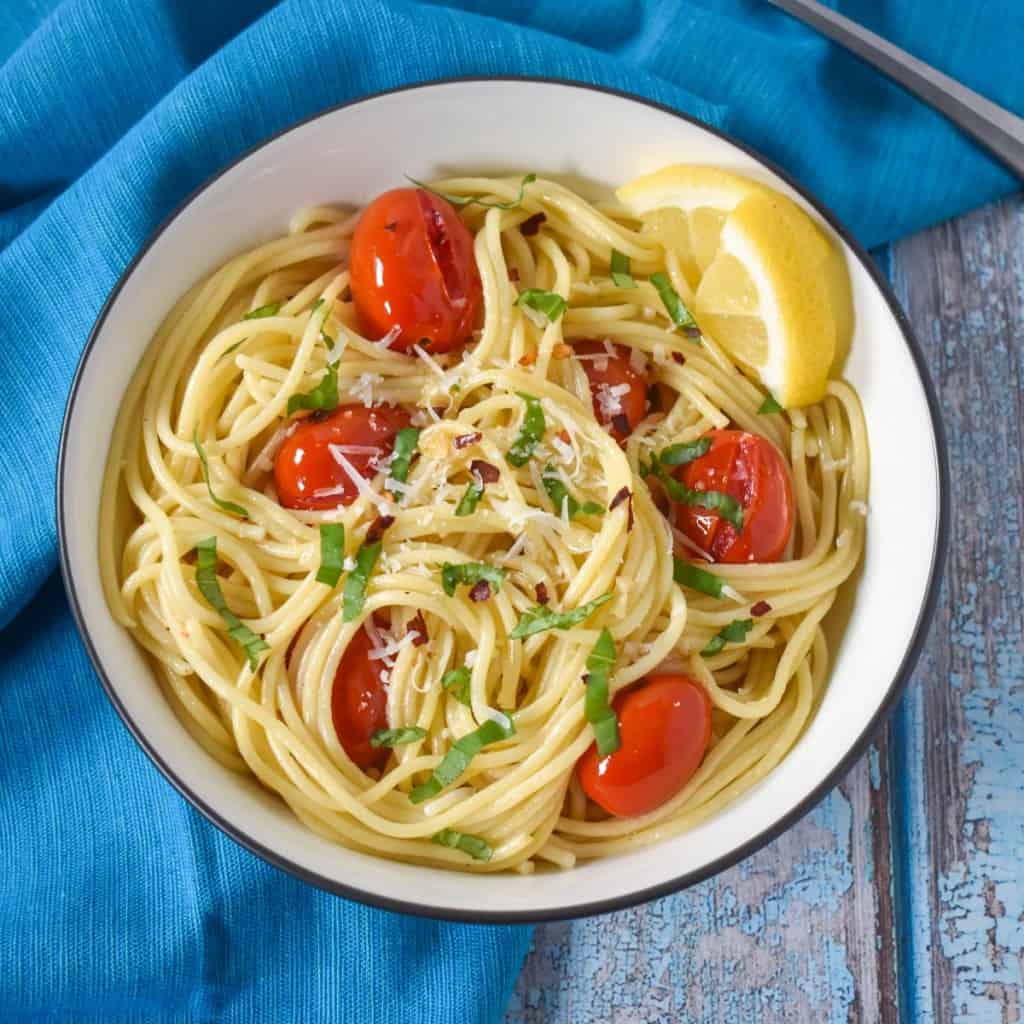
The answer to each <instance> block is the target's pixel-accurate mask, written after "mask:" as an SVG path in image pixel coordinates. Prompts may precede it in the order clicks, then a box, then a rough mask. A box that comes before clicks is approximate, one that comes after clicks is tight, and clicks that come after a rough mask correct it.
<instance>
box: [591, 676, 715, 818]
mask: <svg viewBox="0 0 1024 1024" xmlns="http://www.w3.org/2000/svg"><path fill="white" fill-rule="evenodd" d="M612 707H613V708H614V709H615V712H616V714H617V715H618V717H619V737H620V739H621V741H622V744H621V746H620V747H619V749H618V750H616V751H615V753H613V754H606V755H605V756H604V757H601V756H600V755H599V754H598V753H597V744H596V743H595V744H593V745H592V746H591V747H590V748H589V749H588V750H587V752H586V753H585V754H584V755H583V757H581V758H580V762H579V768H578V771H579V778H580V784H581V785H582V786H583V792H584V793H586V794H587V796H588V797H590V799H591V800H593V801H594V803H596V804H599V805H600V806H601V807H603V808H604V809H605V810H606V811H607V812H608V813H609V814H614V815H616V817H619V818H633V817H636V816H637V815H639V814H646V813H647V812H648V811H653V810H654V808H655V807H660V806H661V804H663V803H665V801H666V800H670V799H671V798H672V797H673V796H675V795H676V793H678V792H679V790H681V789H682V788H683V786H685V785H686V783H687V782H689V780H690V777H691V776H692V775H693V773H694V772H695V771H696V770H697V768H698V767H699V766H700V763H701V761H702V760H703V758H704V752H705V751H706V750H707V748H708V741H709V740H710V739H711V701H710V700H709V698H708V695H707V691H706V690H705V689H704V687H703V686H701V685H700V683H698V682H695V681H694V680H693V679H690V678H689V676H683V675H658V676H650V677H649V678H648V679H647V680H646V682H643V683H641V684H640V685H639V686H637V687H635V688H631V689H629V690H625V691H623V692H622V693H620V694H619V695H618V696H617V697H616V698H615V700H614V701H612Z"/></svg>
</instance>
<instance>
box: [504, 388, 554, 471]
mask: <svg viewBox="0 0 1024 1024" xmlns="http://www.w3.org/2000/svg"><path fill="white" fill-rule="evenodd" d="M516 393H517V394H518V395H519V397H520V398H521V399H522V400H523V401H524V402H525V403H526V412H525V413H524V414H523V425H522V426H521V427H520V428H519V435H518V436H517V437H516V439H515V440H514V441H513V442H512V447H511V448H509V450H508V452H507V454H506V455H505V461H506V462H507V463H508V464H509V465H510V466H517V467H518V466H525V465H526V464H527V462H529V461H530V456H531V455H533V450H534V448H536V447H537V445H538V444H540V442H541V439H542V438H543V437H544V431H545V430H547V421H546V420H545V419H544V409H543V408H542V407H541V404H540V399H539V398H534V397H533V395H527V394H524V393H523V392H522V391H519V392H516Z"/></svg>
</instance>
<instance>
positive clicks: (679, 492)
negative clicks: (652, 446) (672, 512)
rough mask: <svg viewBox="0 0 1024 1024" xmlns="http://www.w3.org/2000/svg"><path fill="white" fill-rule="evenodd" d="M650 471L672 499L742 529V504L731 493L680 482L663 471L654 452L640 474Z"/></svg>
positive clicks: (737, 529)
mask: <svg viewBox="0 0 1024 1024" xmlns="http://www.w3.org/2000/svg"><path fill="white" fill-rule="evenodd" d="M652 473H653V474H654V475H655V476H656V477H657V478H658V479H659V480H660V481H661V483H662V485H663V486H664V488H665V493H666V494H667V495H668V496H669V498H671V499H672V501H678V502H679V503H680V504H683V505H695V506H697V507H698V508H706V509H708V510H709V511H711V512H717V513H718V514H719V515H720V516H721V517H722V518H723V519H724V520H725V521H726V522H727V523H731V524H732V525H733V526H734V527H735V528H736V531H737V532H739V531H740V530H742V529H743V506H742V505H741V504H740V503H739V502H738V501H737V500H736V499H735V498H734V497H733V496H732V495H731V494H726V493H725V492H724V491H698V490H694V489H692V488H690V487H687V486H686V485H685V484H681V483H680V482H679V481H678V480H677V479H676V478H675V477H674V476H672V475H671V474H669V473H666V472H665V470H664V468H663V467H662V465H661V461H660V460H659V458H658V456H657V454H656V453H654V452H652V453H651V464H650V466H649V467H648V469H647V473H645V474H641V475H643V476H648V475H650V474H652Z"/></svg>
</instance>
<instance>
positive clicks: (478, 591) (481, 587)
mask: <svg viewBox="0 0 1024 1024" xmlns="http://www.w3.org/2000/svg"><path fill="white" fill-rule="evenodd" d="M490 596H491V585H490V583H488V582H487V580H480V581H479V582H478V583H474V584H473V587H472V589H471V590H470V592H469V599H470V601H486V600H487V599H488V598H489V597H490Z"/></svg>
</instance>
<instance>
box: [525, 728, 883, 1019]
mask: <svg viewBox="0 0 1024 1024" xmlns="http://www.w3.org/2000/svg"><path fill="white" fill-rule="evenodd" d="M884 744H885V739H884V737H883V739H882V746H881V748H872V750H871V751H870V753H869V755H868V756H867V757H865V758H864V759H863V760H861V761H860V762H859V763H858V764H857V766H856V767H855V769H854V770H853V771H852V772H851V773H850V775H849V776H848V778H847V779H846V780H845V781H844V782H843V783H842V785H841V786H840V787H839V788H838V789H837V790H836V791H834V792H833V793H832V795H831V796H829V797H828V798H827V799H826V800H825V801H824V802H823V803H822V804H821V805H820V806H819V807H818V808H817V809H816V810H814V811H813V812H812V813H811V814H810V815H808V816H807V817H806V818H805V819H804V820H803V821H801V822H800V823H799V824H798V825H796V826H794V827H793V828H792V829H790V830H789V831H788V832H787V833H786V834H785V835H783V836H781V837H780V838H779V839H777V840H776V841H775V842H774V843H771V844H770V845H769V846H767V847H766V848H765V849H764V850H761V851H760V852H759V853H757V854H755V855H754V856H752V857H750V858H748V859H747V860H745V861H744V862H743V863H742V864H739V865H737V866H736V867H735V868H733V869H732V870H730V871H727V872H725V873H724V874H722V875H720V876H718V877H717V878H715V879H711V880H710V881H708V882H705V883H703V884H701V885H698V886H696V887H695V888H693V889H690V890H688V891H686V892H683V893H680V894H678V895H676V896H671V897H668V898H667V899H663V900H658V901H656V902H654V903H650V904H647V905H646V906H643V907H638V908H636V909H634V910H630V911H624V912H622V913H619V914H610V915H607V916H604V917H599V918H590V919H588V920H585V921H578V922H575V923H572V924H568V923H560V924H551V925H543V926H540V927H538V928H537V930H536V932H535V936H534V944H533V949H532V950H531V952H530V954H529V956H528V957H527V960H526V964H525V966H524V969H523V973H522V975H521V976H520V979H519V984H518V987H517V989H516V993H515V995H514V997H513V1001H512V1005H511V1006H510V1008H509V1011H508V1015H507V1016H506V1024H553V1022H573V1024H576V1022H590V1021H594V1022H596V1021H602V1022H605V1021H609V1022H611V1021H614V1022H615V1024H626V1022H634V1021H635V1022H641V1021H642V1022H645V1024H648V1022H652V1021H687V1022H689V1021H693V1022H697V1021H700V1022H705V1021H729V1022H738V1021H758V1022H759V1024H773V1022H791V1021H809V1020H820V1021H823V1022H829V1024H832V1022H836V1024H838V1022H842V1021H847V1020H863V1021H871V1022H873V1024H874V1022H882V1024H895V1022H896V1021H897V1019H898V1018H897V1014H896V1003H895V995H894V993H895V976H894V973H893V964H894V962H895V954H894V948H893V941H894V939H893V929H892V904H891V900H890V893H891V890H890V884H889V883H890V871H891V865H890V862H889V849H890V841H889V835H888V813H887V800H888V792H887V782H886V773H885V772H884V771H883V765H884V764H885V762H886V758H887V752H886V749H885V745H884Z"/></svg>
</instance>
